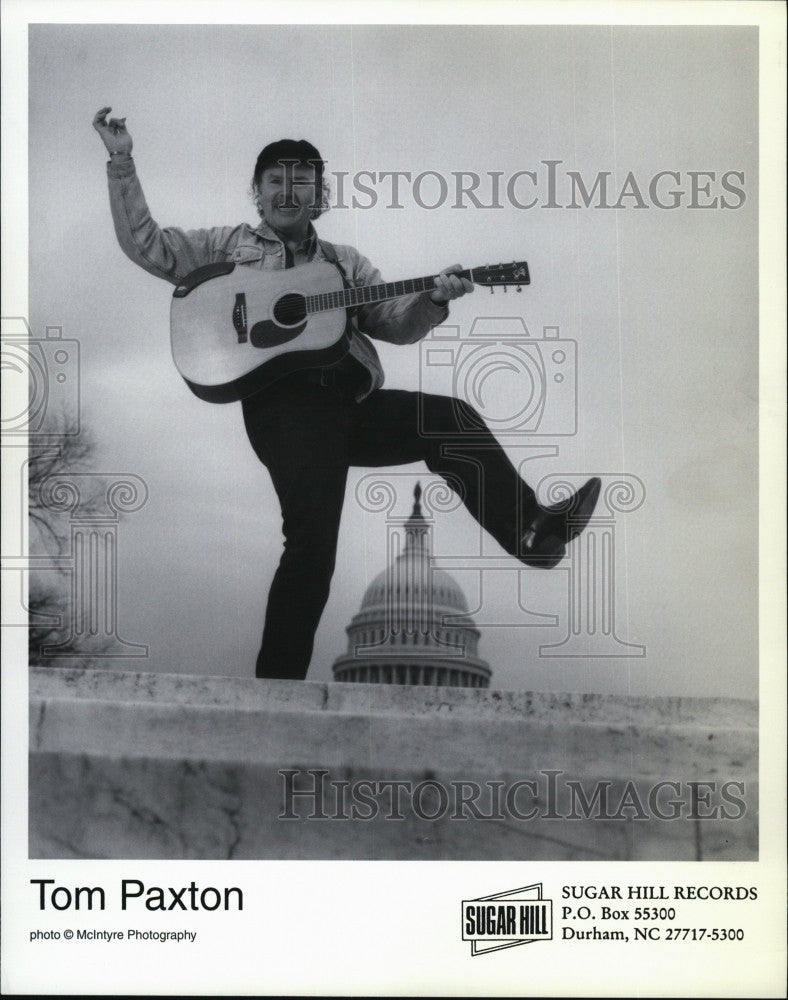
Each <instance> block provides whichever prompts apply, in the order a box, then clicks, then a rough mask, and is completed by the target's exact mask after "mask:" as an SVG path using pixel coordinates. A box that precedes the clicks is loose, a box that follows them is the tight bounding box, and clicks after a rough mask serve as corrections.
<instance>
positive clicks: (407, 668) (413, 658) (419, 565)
mask: <svg viewBox="0 0 788 1000" xmlns="http://www.w3.org/2000/svg"><path fill="white" fill-rule="evenodd" d="M403 534H404V537H403ZM390 541H391V546H390V548H391V551H390V559H389V565H388V566H387V567H386V569H384V570H383V571H382V572H380V573H378V575H377V576H376V577H375V579H374V580H373V581H372V583H370V585H369V586H368V587H367V590H366V593H365V594H364V598H363V600H362V602H361V608H360V609H359V611H358V613H357V614H356V615H354V616H353V619H352V621H351V622H350V625H349V626H348V627H347V629H346V631H347V634H348V649H347V652H346V653H345V654H344V655H343V656H340V657H339V658H338V659H337V660H336V661H335V662H334V666H333V672H334V680H336V681H350V682H354V681H355V682H361V683H368V684H370V683H371V684H434V685H438V686H441V687H481V688H486V687H489V685H490V676H491V670H490V667H489V665H488V664H487V662H486V661H485V660H482V659H480V658H479V655H478V645H479V630H478V629H477V628H476V626H475V625H474V623H473V619H472V618H471V617H470V615H469V614H468V602H467V601H466V599H465V594H464V593H463V592H462V588H461V587H460V585H459V584H458V583H457V581H456V580H455V579H454V577H452V576H451V575H450V574H449V573H447V572H446V571H445V570H442V569H437V568H436V567H435V566H434V565H433V558H432V526H431V524H430V522H429V521H427V520H426V519H425V517H424V515H423V513H422V510H421V485H420V484H419V483H417V484H416V488H415V490H414V504H413V512H412V513H411V515H410V517H409V518H408V520H407V521H406V522H405V524H404V533H403V532H402V531H396V532H393V533H392V535H391V538H390ZM403 541H404V545H403Z"/></svg>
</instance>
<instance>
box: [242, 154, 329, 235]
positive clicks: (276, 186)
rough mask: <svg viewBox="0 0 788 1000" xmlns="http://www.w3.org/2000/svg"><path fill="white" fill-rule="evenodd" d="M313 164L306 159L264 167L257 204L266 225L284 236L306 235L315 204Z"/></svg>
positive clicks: (258, 186)
mask: <svg viewBox="0 0 788 1000" xmlns="http://www.w3.org/2000/svg"><path fill="white" fill-rule="evenodd" d="M315 198H316V181H315V168H314V167H313V166H311V165H310V164H307V163H296V164H295V165H293V164H288V165H286V166H284V165H282V164H274V165H273V166H270V167H266V169H265V170H264V171H263V172H262V174H261V176H260V182H259V184H258V185H257V205H258V208H259V209H260V213H261V214H262V216H263V218H264V219H265V221H266V222H267V223H268V225H269V226H270V227H271V228H272V229H274V230H276V232H278V233H279V234H280V235H281V236H284V237H286V238H287V239H291V240H292V239H305V238H306V234H307V230H308V228H309V222H310V219H311V218H312V211H313V209H314V207H315Z"/></svg>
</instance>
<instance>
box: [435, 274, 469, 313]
mask: <svg viewBox="0 0 788 1000" xmlns="http://www.w3.org/2000/svg"><path fill="white" fill-rule="evenodd" d="M460 271H462V264H453V265H452V266H451V267H447V268H446V269H445V270H444V271H441V273H440V274H439V275H437V277H436V278H435V288H434V289H433V290H432V291H431V292H430V298H431V299H432V301H433V302H435V303H436V304H437V305H443V304H444V303H446V302H448V301H449V300H450V299H458V298H459V297H460V296H461V295H465V293H466V292H472V291H473V282H471V281H469V280H468V279H467V278H461V277H460V276H459V272H460Z"/></svg>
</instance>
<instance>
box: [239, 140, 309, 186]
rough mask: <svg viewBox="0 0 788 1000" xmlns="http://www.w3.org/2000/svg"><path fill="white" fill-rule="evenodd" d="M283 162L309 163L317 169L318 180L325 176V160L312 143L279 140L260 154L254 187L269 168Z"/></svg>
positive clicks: (271, 143)
mask: <svg viewBox="0 0 788 1000" xmlns="http://www.w3.org/2000/svg"><path fill="white" fill-rule="evenodd" d="M282 160H296V161H297V162H298V163H309V164H310V165H311V166H313V167H314V168H315V173H316V175H317V178H318V180H320V179H321V178H322V176H323V162H324V161H323V159H322V157H321V156H320V153H319V152H318V151H317V149H315V147H314V146H313V145H312V143H311V142H307V141H306V139H279V140H278V142H269V144H268V145H267V146H266V147H265V148H264V149H263V150H262V151H261V152H260V155H259V156H258V157H257V163H256V164H255V168H254V178H253V183H254V185H255V186H256V185H258V184H259V183H260V177H261V176H262V173H263V171H264V170H265V169H266V168H267V167H271V166H273V165H274V164H275V163H280V162H281V161H282Z"/></svg>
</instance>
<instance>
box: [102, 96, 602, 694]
mask: <svg viewBox="0 0 788 1000" xmlns="http://www.w3.org/2000/svg"><path fill="white" fill-rule="evenodd" d="M110 111H111V108H109V107H105V108H102V109H100V110H99V111H98V112H97V113H96V115H95V117H94V119H93V126H94V128H95V129H96V131H97V132H98V133H99V135H100V137H101V139H102V141H103V142H104V145H105V147H106V149H107V151H108V152H109V155H110V160H109V163H108V164H107V174H108V183H109V195H110V206H111V209H112V216H113V220H114V223H115V231H116V234H117V237H118V241H119V243H120V245H121V248H122V249H123V251H124V252H125V253H126V255H127V256H128V257H129V258H130V259H131V260H132V261H134V263H135V264H138V265H139V266H140V267H142V268H144V269H145V270H146V271H148V272H149V273H151V274H153V275H155V276H156V277H159V278H164V279H165V280H167V281H170V282H172V283H173V284H174V285H176V286H177V287H176V290H175V292H174V295H175V296H178V295H181V296H184V297H185V298H184V301H189V296H190V295H192V299H191V301H196V300H197V296H196V295H194V291H193V290H194V289H195V288H197V286H198V285H200V286H201V287H200V289H199V291H200V292H201V291H202V290H204V289H205V288H210V286H211V281H210V280H208V279H210V278H214V279H215V282H216V283H218V282H219V280H220V279H219V277H218V276H219V275H225V274H229V273H231V272H233V271H234V269H235V268H236V267H237V268H238V272H237V274H238V275H243V277H244V279H250V278H255V280H257V279H256V275H255V274H254V273H253V272H252V271H247V270H246V269H254V270H255V271H256V272H260V271H262V272H266V273H267V274H268V275H269V276H270V280H271V281H272V282H273V281H274V280H275V279H276V278H277V277H281V276H280V275H279V272H281V271H282V270H283V269H285V268H290V267H303V268H304V271H303V272H302V273H303V274H304V275H310V276H311V275H317V274H320V275H325V274H326V273H327V274H329V275H333V277H334V279H335V282H336V284H337V286H338V287H340V288H341V287H342V286H344V288H345V289H346V290H347V291H346V292H342V293H339V292H331V293H330V294H329V293H326V294H325V295H311V296H310V294H309V292H310V289H309V288H307V289H305V294H304V295H303V296H299V295H293V294H288V295H283V296H281V297H280V299H279V300H278V304H277V306H276V308H275V309H274V311H273V312H272V314H271V318H270V319H269V320H267V321H266V322H258V323H256V324H254V325H253V326H252V327H251V329H249V327H248V321H247V305H249V304H250V303H247V292H245V291H244V292H237V293H236V295H235V305H234V307H233V309H232V310H231V311H232V322H233V325H234V329H233V327H232V326H231V325H230V323H229V310H228V323H227V325H228V330H229V333H230V335H231V336H230V337H229V339H228V338H227V332H228V331H226V330H223V331H222V337H223V338H225V339H226V340H227V341H228V343H232V345H233V347H234V349H236V350H237V351H238V356H239V357H244V358H247V357H254V358H255V359H259V358H262V357H266V358H267V357H268V355H269V354H270V355H271V357H272V360H271V362H270V364H266V365H260V368H261V369H262V368H268V369H269V372H268V377H267V378H266V380H265V384H263V382H262V381H260V382H259V383H258V382H255V381H254V379H253V376H254V375H255V374H256V373H255V371H252V372H250V373H249V374H247V373H246V370H245V368H244V369H243V372H244V374H243V375H239V376H238V377H236V378H234V379H230V380H229V381H227V380H225V384H223V385H222V387H221V389H216V390H213V389H210V388H208V389H206V388H205V386H198V385H196V384H195V382H194V380H192V379H190V378H189V377H187V375H186V373H185V372H184V371H183V369H181V372H182V374H184V377H186V378H187V382H188V384H189V385H190V386H191V388H192V389H193V391H195V392H197V394H198V395H201V396H202V398H205V399H214V400H215V401H227V400H228V399H242V407H243V416H244V423H245V426H246V431H247V434H248V437H249V441H250V443H251V445H252V448H253V449H254V451H255V453H256V454H257V456H258V458H259V459H260V461H261V462H263V464H264V465H265V466H266V467H267V468H268V470H269V473H270V475H271V479H272V481H273V484H274V487H275V489H276V492H277V495H278V497H279V501H280V504H281V508H282V522H283V533H284V552H283V554H282V558H281V561H280V563H279V567H278V569H277V571H276V574H275V576H274V579H273V582H272V584H271V590H270V593H269V595H268V607H267V610H266V619H265V628H264V632H263V641H262V647H261V649H260V653H259V655H258V658H257V664H256V675H257V676H258V677H285V678H291V679H296V678H298V679H303V678H304V677H305V676H306V673H307V669H308V667H309V661H310V658H311V655H312V646H313V642H314V635H315V632H316V630H317V626H318V623H319V621H320V617H321V615H322V612H323V608H324V606H325V604H326V601H327V599H328V593H329V587H330V583H331V577H332V574H333V571H334V562H335V555H336V546H337V537H338V532H339V522H340V517H341V513H342V504H343V501H344V495H345V484H346V479H347V473H348V469H349V467H350V466H371V467H374V466H390V465H401V464H408V463H411V462H418V461H423V462H425V463H426V465H427V467H428V468H429V469H430V471H432V472H434V473H437V474H439V475H440V476H442V477H443V478H444V479H445V480H446V481H447V482H448V483H449V485H450V486H451V487H452V488H453V489H455V490H456V491H457V492H458V493H459V495H460V497H461V499H462V501H463V503H464V504H465V506H466V507H467V509H468V510H469V511H470V513H471V514H472V515H473V516H474V517H475V518H476V520H477V521H478V522H479V523H480V524H481V525H482V526H483V527H484V528H485V530H487V531H488V532H489V533H490V534H491V535H492V536H493V537H494V538H495V539H496V541H498V542H499V544H500V545H501V546H502V547H503V548H504V549H505V550H506V551H507V552H508V553H510V554H511V555H512V556H514V557H516V558H518V559H519V560H520V561H521V562H523V563H525V564H526V565H528V566H535V567H544V568H551V567H553V566H555V565H557V563H558V562H560V560H561V559H562V558H563V556H564V553H565V549H566V545H567V543H568V542H569V541H571V539H572V538H574V537H575V536H576V535H577V534H579V533H580V531H582V529H583V528H584V527H585V525H586V524H587V522H588V520H589V518H590V517H591V515H592V513H593V510H594V506H595V504H596V501H597V497H598V495H599V487H600V482H599V479H597V478H593V479H590V480H589V481H588V482H587V483H586V484H585V485H584V486H583V487H581V489H580V490H578V492H577V493H576V494H575V496H574V498H573V502H571V503H566V504H560V505H558V506H556V507H555V508H544V507H541V506H540V505H539V504H538V503H537V500H536V496H535V494H534V492H533V490H532V489H531V488H530V487H529V486H528V485H527V484H526V483H525V482H524V481H523V480H522V479H521V478H520V477H519V475H518V473H517V471H516V469H515V468H514V466H513V465H512V463H511V462H510V460H509V459H508V457H507V456H506V453H505V452H504V451H503V449H502V448H501V447H500V445H499V444H498V442H497V441H496V439H495V438H494V437H493V435H492V434H491V433H490V432H489V431H488V430H487V428H486V426H485V425H484V422H483V421H482V419H481V417H480V416H479V415H478V413H476V411H475V410H474V409H473V408H472V407H470V406H469V405H468V404H466V403H465V402H463V401H460V400H457V399H453V398H452V397H449V396H438V395H428V394H424V393H419V392H407V391H403V390H387V389H383V388H381V387H382V384H383V371H382V367H381V364H380V360H379V358H378V354H377V352H376V350H375V348H374V346H373V344H372V341H371V340H370V338H376V339H379V340H384V341H388V342H390V343H395V344H413V343H416V342H417V341H418V340H421V339H422V338H423V337H424V336H426V335H427V333H428V332H429V331H430V330H431V329H432V328H433V327H434V326H437V325H438V324H440V323H443V322H444V321H445V319H446V317H447V315H448V308H447V304H448V302H449V301H451V300H452V299H455V298H458V297H459V296H461V295H465V294H466V293H467V292H470V291H472V290H473V282H472V281H471V280H470V277H469V275H470V274H473V272H463V270H462V268H461V266H460V265H455V266H453V267H450V268H446V269H445V270H444V271H442V272H441V273H440V274H438V275H436V276H433V277H431V278H429V279H418V280H419V282H420V283H421V285H423V287H424V289H425V290H423V291H418V292H413V293H411V294H403V293H402V291H401V290H400V289H394V291H393V292H389V291H387V292H379V291H378V289H385V288H388V286H384V285H382V284H380V282H381V278H380V273H379V272H378V271H377V269H376V268H374V267H373V266H372V264H370V262H369V261H368V260H367V259H366V258H365V257H363V256H362V255H361V254H359V253H358V251H357V250H355V249H354V248H352V247H346V246H336V247H335V246H333V245H332V244H330V243H327V242H325V241H321V240H319V239H318V237H317V233H316V232H315V229H314V226H313V225H312V223H313V220H315V219H317V218H318V216H319V215H320V214H321V213H322V211H324V210H325V208H327V203H326V200H325V192H326V190H327V188H326V184H325V178H324V163H323V161H322V159H321V158H320V154H319V153H318V151H317V150H316V149H315V147H314V146H312V145H311V144H310V143H308V142H306V141H305V140H300V141H294V140H281V141H280V142H275V143H271V144H270V145H269V146H266V147H265V148H264V149H263V150H262V152H261V153H260V155H259V157H258V159H257V163H256V166H255V171H254V176H253V181H252V193H253V196H254V200H255V204H256V206H257V209H258V212H259V214H260V224H259V225H258V226H256V227H252V226H249V225H247V224H241V225H238V226H234V227H233V226H224V227H217V228H213V229H197V230H189V231H184V230H181V229H177V228H161V227H160V226H158V224H157V223H156V222H154V220H153V218H152V217H151V215H150V212H149V210H148V206H147V203H146V201H145V197H144V194H143V192H142V187H141V186H140V183H139V180H138V178H137V175H136V169H135V166H134V161H133V159H132V157H131V152H132V138H131V135H130V134H129V132H128V130H127V128H126V125H125V119H122V118H121V119H118V118H112V119H110V120H109V121H107V115H108V114H109V112H110ZM320 262H323V263H322V264H321V263H320ZM197 269H201V270H200V271H197ZM335 269H336V270H335ZM195 271H197V275H195V274H194V272H195ZM336 272H338V275H337V273H336ZM300 273H301V272H300ZM262 277H263V278H264V277H266V275H265V274H264V275H263V276H262ZM474 277H476V276H475V275H474ZM340 278H341V282H340ZM238 280H239V281H240V277H239V278H238ZM201 283H204V284H201ZM247 284H248V282H247ZM406 284H407V283H406ZM238 287H239V288H240V287H242V286H241V285H240V284H239V285H238ZM243 287H244V288H245V287H246V285H244V286H243ZM373 288H374V289H375V291H374V292H373V291H372V289H373ZM358 290H360V291H358ZM318 291H320V289H318ZM384 294H385V295H391V296H392V297H389V298H385V299H381V300H379V299H378V296H382V295H384ZM252 295H253V289H252V288H251V286H250V289H249V292H248V297H249V298H250V299H251V298H252ZM343 295H344V296H348V297H349V298H347V301H351V302H353V303H354V305H355V307H354V309H353V310H352V312H351V311H350V310H348V312H349V314H350V319H349V321H348V322H347V323H345V320H344V318H342V320H341V322H340V326H341V327H342V336H341V340H338V341H337V343H339V344H340V345H341V347H340V349H339V350H338V352H336V349H335V353H334V354H332V353H331V352H330V351H327V352H326V353H320V352H316V351H314V350H304V351H303V353H301V354H300V355H299V353H298V349H299V338H296V332H298V333H299V334H300V331H301V330H302V329H305V328H306V329H309V328H310V324H312V323H313V320H312V319H311V318H310V316H309V315H307V314H308V313H310V312H311V311H312V310H315V311H317V310H320V309H324V308H327V307H326V306H325V305H324V304H323V300H324V299H325V300H326V301H327V302H328V307H329V308H334V305H333V304H334V302H344V301H346V298H343V297H342V296H343ZM331 296H338V297H337V298H335V299H334V298H331ZM370 297H372V298H371V299H370ZM277 308H278V309H279V310H280V313H279V315H277V314H276V309H277ZM291 314H292V315H291ZM334 314H336V308H334ZM314 326H315V328H317V323H316V321H315V322H314ZM288 331H290V332H288ZM236 333H237V347H236ZM306 336H307V334H306V333H304V334H303V335H301V338H300V339H303V338H304V337H306ZM255 337H257V340H255ZM288 339H289V340H290V342H291V346H290V347H287V348H285V347H283V346H282V342H284V341H286V340H288ZM334 339H335V340H336V339H337V338H336V337H335V338H334ZM266 352H268V353H266ZM208 353H209V352H208V350H207V349H206V350H205V351H203V352H202V355H203V356H202V357H199V356H198V357H196V358H195V361H194V363H195V364H196V365H200V364H204V363H205V357H206V356H207V354H208ZM337 357H339V360H337ZM176 363H177V359H176ZM304 365H307V367H304ZM179 367H180V366H179ZM271 370H273V371H274V372H275V373H276V377H275V378H273V379H271V377H270V371H271ZM234 374H235V373H234ZM228 385H229V386H230V388H229V389H228V388H227V386H228ZM261 386H262V387H261ZM211 392H215V393H216V394H215V395H211ZM222 393H224V395H223V394H222ZM233 393H234V394H233ZM427 421H428V422H429V427H430V434H429V435H425V434H422V433H420V426H423V425H424V423H426V422H427ZM469 434H470V438H469ZM464 441H465V442H466V443H472V447H471V448H468V450H467V453H466V454H465V455H463V442H464ZM448 445H450V446H451V447H446V446H448Z"/></svg>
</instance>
